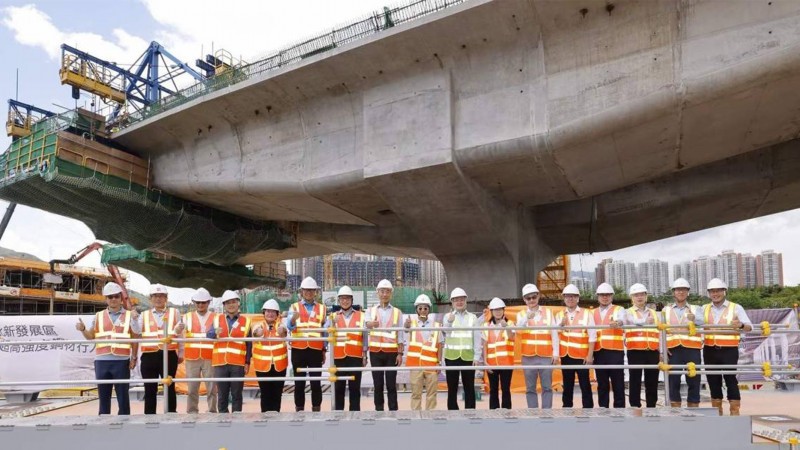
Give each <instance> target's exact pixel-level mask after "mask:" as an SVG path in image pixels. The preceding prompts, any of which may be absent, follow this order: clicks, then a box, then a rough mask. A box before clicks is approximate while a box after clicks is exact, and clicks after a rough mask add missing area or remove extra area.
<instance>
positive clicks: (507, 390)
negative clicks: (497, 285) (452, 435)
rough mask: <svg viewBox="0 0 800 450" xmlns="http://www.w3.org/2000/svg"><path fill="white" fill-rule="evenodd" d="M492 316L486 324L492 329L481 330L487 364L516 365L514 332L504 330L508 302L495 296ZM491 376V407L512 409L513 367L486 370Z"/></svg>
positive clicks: (492, 302)
mask: <svg viewBox="0 0 800 450" xmlns="http://www.w3.org/2000/svg"><path fill="white" fill-rule="evenodd" d="M489 310H490V313H491V314H490V316H489V320H487V321H486V323H485V325H486V326H487V327H489V328H491V329H489V330H483V331H482V332H481V342H482V346H483V349H484V354H485V355H486V365H489V366H513V365H514V332H513V331H511V330H504V329H503V328H505V327H507V326H508V321H507V320H506V304H505V302H503V300H501V299H499V298H497V297H495V298H493V299H492V301H491V302H489ZM486 373H487V376H488V378H489V409H497V408H500V407H502V408H503V409H511V375H512V374H513V373H514V370H513V369H491V370H487V371H486ZM500 389H502V390H503V402H502V404H501V403H500V399H499V395H498V394H499V393H498V391H499V390H500Z"/></svg>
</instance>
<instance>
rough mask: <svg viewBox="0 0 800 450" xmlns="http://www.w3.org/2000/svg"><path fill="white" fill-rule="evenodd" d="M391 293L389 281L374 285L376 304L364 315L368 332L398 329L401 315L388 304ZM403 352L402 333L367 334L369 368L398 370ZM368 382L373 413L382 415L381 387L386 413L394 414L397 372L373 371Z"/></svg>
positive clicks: (400, 323)
mask: <svg viewBox="0 0 800 450" xmlns="http://www.w3.org/2000/svg"><path fill="white" fill-rule="evenodd" d="M393 290H394V288H393V287H392V283H390V282H389V280H381V281H380V282H379V283H378V301H379V304H378V305H376V306H373V307H372V308H370V309H369V311H368V312H367V322H366V325H367V328H369V329H370V330H372V329H373V328H389V327H400V326H402V322H401V320H402V318H403V313H402V311H400V310H399V309H397V308H395V307H394V306H392V305H391V304H390V303H389V302H390V301H391V300H392V292H393ZM403 348H404V339H403V333H400V332H398V331H384V330H379V331H370V332H369V363H370V365H371V366H372V367H373V368H374V367H398V366H400V364H401V363H402V361H403ZM372 381H373V383H374V386H375V411H383V407H384V400H383V386H384V384H385V385H386V397H387V399H388V404H389V411H397V372H396V371H384V370H373V371H372ZM384 381H385V382H384Z"/></svg>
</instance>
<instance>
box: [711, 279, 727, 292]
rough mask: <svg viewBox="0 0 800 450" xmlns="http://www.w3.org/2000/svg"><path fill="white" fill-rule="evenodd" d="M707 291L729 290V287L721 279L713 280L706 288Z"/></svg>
mask: <svg viewBox="0 0 800 450" xmlns="http://www.w3.org/2000/svg"><path fill="white" fill-rule="evenodd" d="M706 289H707V290H709V291H710V290H711V289H728V285H727V284H725V282H724V281H722V280H720V279H719V278H712V279H711V281H709V282H708V287H706Z"/></svg>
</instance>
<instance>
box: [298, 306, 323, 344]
mask: <svg viewBox="0 0 800 450" xmlns="http://www.w3.org/2000/svg"><path fill="white" fill-rule="evenodd" d="M303 303H305V301H304V300H300V301H299V302H297V303H292V306H291V308H290V309H291V310H292V312H293V313H294V314H297V315H298V319H297V322H295V328H294V331H293V332H292V337H294V338H320V337H322V332H320V331H303V330H304V329H305V328H322V325H323V324H324V323H325V314H326V313H325V305H323V304H322V303H314V308H313V312H314V317H311V314H310V313H309V312H308V310H306V307H305V305H304V304H303ZM292 348H296V349H304V348H313V349H314V350H322V349H324V348H325V343H324V342H322V341H292Z"/></svg>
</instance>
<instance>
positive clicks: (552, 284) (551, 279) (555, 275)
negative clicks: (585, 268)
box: [536, 255, 569, 298]
mask: <svg viewBox="0 0 800 450" xmlns="http://www.w3.org/2000/svg"><path fill="white" fill-rule="evenodd" d="M567 283H569V255H559V256H558V257H557V258H556V259H554V260H553V262H551V263H550V264H548V265H547V267H545V268H544V269H543V270H542V271H541V272H539V276H538V277H537V280H536V285H537V286H538V287H539V292H541V294H542V296H543V297H545V298H558V296H560V295H561V291H562V290H563V289H564V286H566V285H567Z"/></svg>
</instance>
